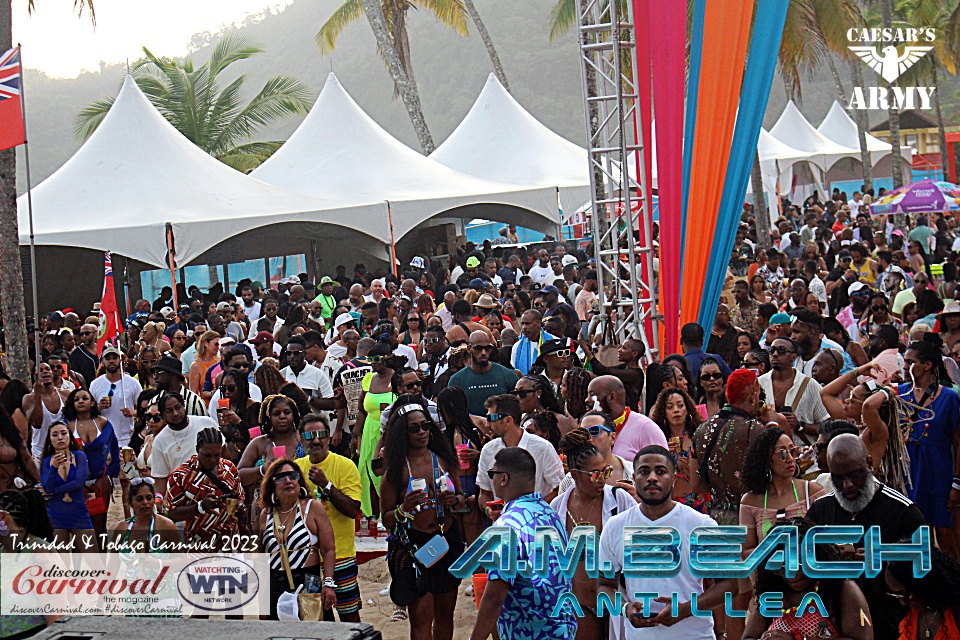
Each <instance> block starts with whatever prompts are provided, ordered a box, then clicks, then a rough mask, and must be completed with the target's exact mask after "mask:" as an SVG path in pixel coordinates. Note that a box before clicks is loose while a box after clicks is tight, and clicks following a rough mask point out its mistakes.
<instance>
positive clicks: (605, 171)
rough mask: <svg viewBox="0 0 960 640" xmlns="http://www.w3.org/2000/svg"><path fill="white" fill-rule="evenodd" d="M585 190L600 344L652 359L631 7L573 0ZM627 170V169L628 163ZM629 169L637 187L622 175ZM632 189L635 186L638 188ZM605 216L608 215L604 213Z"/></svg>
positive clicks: (654, 326) (646, 196) (646, 201)
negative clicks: (630, 348)
mask: <svg viewBox="0 0 960 640" xmlns="http://www.w3.org/2000/svg"><path fill="white" fill-rule="evenodd" d="M577 3H578V8H579V12H578V13H579V18H580V20H579V25H580V30H579V34H580V62H581V72H582V73H581V79H582V81H583V99H584V113H585V116H586V118H585V120H586V129H587V152H588V155H589V159H590V186H591V208H590V211H591V212H592V232H593V245H594V254H593V257H595V258H596V260H597V279H598V284H599V291H598V292H597V296H598V297H599V301H600V309H601V314H600V316H601V323H602V326H603V335H604V340H605V341H606V343H608V344H610V343H620V342H622V341H623V340H624V339H625V338H628V337H637V338H640V339H642V340H643V341H644V342H645V343H646V344H647V354H648V359H649V360H651V361H652V360H656V359H658V357H657V356H658V352H659V347H658V345H659V342H658V324H659V321H658V318H657V311H656V294H655V289H654V286H653V282H654V270H653V257H654V256H653V251H652V248H653V242H652V237H651V232H652V220H651V215H650V210H651V208H650V192H649V190H648V186H649V185H647V184H646V179H645V171H644V169H643V167H644V159H643V140H642V134H641V132H640V129H639V127H638V126H637V125H638V124H639V121H640V114H639V111H638V108H637V106H638V96H637V90H636V87H637V80H636V76H635V74H636V69H637V55H636V38H635V37H634V35H635V33H634V26H633V24H634V21H633V16H632V15H631V13H632V12H631V9H630V6H631V5H632V3H631V2H626V3H623V4H626V5H627V6H628V13H627V15H620V14H619V13H618V12H619V9H620V8H621V6H620V5H621V3H620V2H618V1H616V0H614V1H611V0H577ZM631 157H632V159H633V160H634V162H633V163H631V162H628V160H629V159H631ZM631 164H633V166H635V167H637V170H636V174H637V177H638V178H639V180H634V181H630V176H629V174H630V172H629V171H621V168H623V167H627V166H630V165H631ZM637 182H639V184H637ZM610 212H612V215H611V213H610Z"/></svg>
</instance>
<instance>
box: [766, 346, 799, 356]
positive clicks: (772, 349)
mask: <svg viewBox="0 0 960 640" xmlns="http://www.w3.org/2000/svg"><path fill="white" fill-rule="evenodd" d="M767 351H769V352H770V353H771V355H772V354H776V355H778V356H785V355H787V354H788V353H794V352H793V351H790V349H787V348H786V347H770V348H769V349H767Z"/></svg>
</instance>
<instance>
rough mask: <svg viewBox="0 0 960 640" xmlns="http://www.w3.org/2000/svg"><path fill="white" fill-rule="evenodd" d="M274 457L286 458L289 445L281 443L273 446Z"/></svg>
mask: <svg viewBox="0 0 960 640" xmlns="http://www.w3.org/2000/svg"><path fill="white" fill-rule="evenodd" d="M273 457H274V458H286V457H287V447H286V446H284V445H280V446H278V447H274V448H273Z"/></svg>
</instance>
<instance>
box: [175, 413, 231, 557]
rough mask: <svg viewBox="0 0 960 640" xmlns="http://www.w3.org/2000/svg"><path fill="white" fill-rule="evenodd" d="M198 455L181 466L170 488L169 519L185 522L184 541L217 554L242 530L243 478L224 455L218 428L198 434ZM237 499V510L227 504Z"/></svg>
mask: <svg viewBox="0 0 960 640" xmlns="http://www.w3.org/2000/svg"><path fill="white" fill-rule="evenodd" d="M196 447H197V448H196V451H197V454H196V455H195V456H192V457H191V458H190V459H189V460H188V461H187V462H185V463H183V464H182V465H180V467H179V468H177V470H176V471H174V472H173V474H172V475H171V476H170V479H169V482H168V485H167V496H166V503H167V505H168V507H169V511H168V513H167V516H168V517H169V518H170V519H171V520H173V521H174V522H185V524H184V540H186V541H187V542H188V543H189V542H197V543H201V544H203V545H204V549H205V550H209V551H216V550H218V549H219V548H220V545H221V543H222V541H223V540H228V539H229V538H230V537H231V536H234V535H236V534H237V532H238V531H239V520H238V515H239V514H238V513H237V512H236V510H237V509H239V508H240V505H242V504H243V487H242V486H241V484H240V475H239V474H238V473H237V467H236V466H234V464H233V463H232V462H230V461H229V460H227V459H226V458H224V457H222V456H221V455H220V453H221V450H222V447H223V436H222V435H221V434H220V430H219V429H217V428H209V429H203V430H201V431H200V432H199V433H198V434H197V439H196ZM231 498H232V499H235V500H237V501H238V502H237V503H234V505H233V508H231V507H230V505H229V503H228V502H227V500H228V499H231Z"/></svg>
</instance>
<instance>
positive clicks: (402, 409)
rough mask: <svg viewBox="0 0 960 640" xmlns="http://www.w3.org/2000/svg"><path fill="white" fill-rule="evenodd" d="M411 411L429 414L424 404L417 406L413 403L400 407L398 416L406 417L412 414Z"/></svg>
mask: <svg viewBox="0 0 960 640" xmlns="http://www.w3.org/2000/svg"><path fill="white" fill-rule="evenodd" d="M411 411H422V412H423V413H424V414H427V408H426V407H424V406H423V405H422V404H417V403H415V402H411V403H410V404H405V405H403V406H402V407H400V408H399V409H397V415H398V416H405V415H407V414H408V413H410V412H411Z"/></svg>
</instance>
